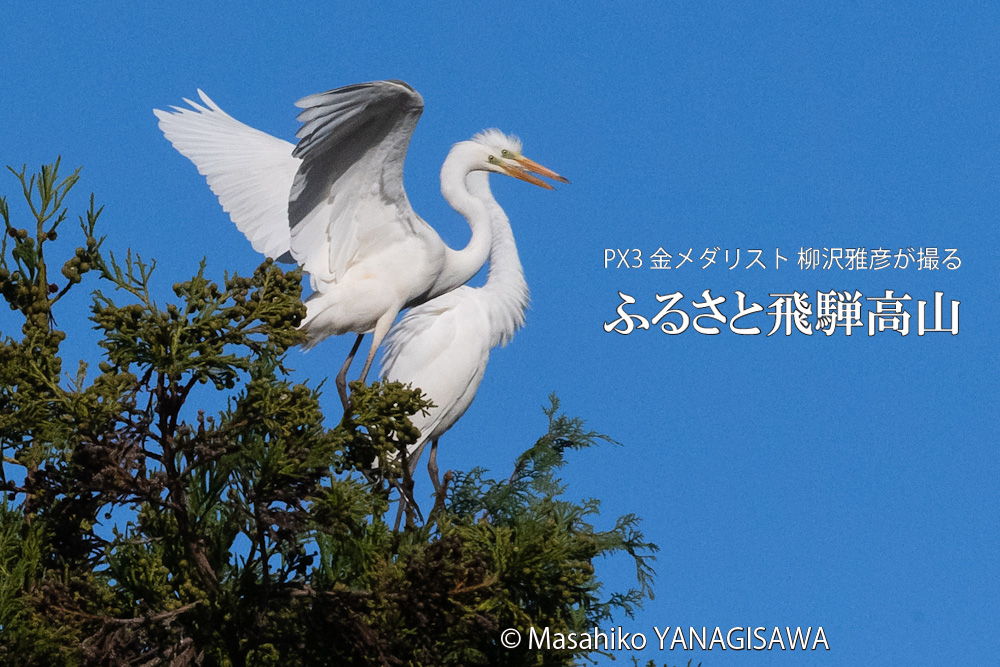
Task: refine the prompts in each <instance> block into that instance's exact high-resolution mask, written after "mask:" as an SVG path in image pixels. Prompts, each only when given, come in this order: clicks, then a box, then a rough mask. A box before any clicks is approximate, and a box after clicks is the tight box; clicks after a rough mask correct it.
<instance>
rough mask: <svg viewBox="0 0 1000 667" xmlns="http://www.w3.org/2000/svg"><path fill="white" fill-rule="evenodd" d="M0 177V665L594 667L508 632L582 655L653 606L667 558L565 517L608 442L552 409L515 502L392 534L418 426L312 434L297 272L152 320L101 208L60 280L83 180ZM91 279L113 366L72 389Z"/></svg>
mask: <svg viewBox="0 0 1000 667" xmlns="http://www.w3.org/2000/svg"><path fill="white" fill-rule="evenodd" d="M11 171H12V173H13V174H14V177H15V179H16V182H17V183H19V184H20V189H21V193H20V194H21V195H22V197H23V200H24V202H23V204H20V205H19V207H20V208H23V209H24V213H23V214H17V213H15V211H14V210H13V209H14V208H17V207H14V206H12V205H10V204H9V203H8V200H7V199H6V198H0V217H2V218H3V222H4V226H5V229H4V236H3V240H2V242H0V243H2V247H0V251H2V253H0V294H2V297H3V300H4V301H5V302H6V304H7V305H8V306H9V308H10V311H11V313H10V314H9V315H3V316H2V317H0V338H2V340H0V449H2V454H3V463H2V473H0V488H2V491H3V494H4V499H3V501H2V502H0V665H24V666H28V665H38V666H47V667H48V666H55V665H74V666H75V665H161V664H162V665H176V666H178V667H181V666H185V665H226V666H242V665H255V666H256V665H281V666H282V667H293V666H297V665H340V664H356V665H387V666H388V665H414V666H417V665H425V666H431V665H433V666H435V667H438V666H444V665H508V664H509V665H569V664H577V663H578V662H580V661H581V660H585V659H586V656H583V655H580V654H576V653H573V652H558V651H552V652H547V653H543V652H537V651H529V650H527V647H521V648H519V649H513V650H508V649H504V648H503V647H502V646H501V644H500V641H499V636H500V631H501V630H502V629H504V628H508V627H513V628H522V629H527V628H528V627H529V626H536V627H549V628H551V630H552V632H571V631H581V632H582V631H586V630H589V629H590V628H591V627H593V626H594V625H595V624H600V623H601V622H602V621H606V620H608V619H610V617H611V614H612V613H613V612H614V611H616V610H617V611H621V612H623V613H625V614H628V615H630V614H631V613H632V611H633V609H634V608H635V606H636V605H637V604H639V603H640V602H641V600H642V599H643V598H644V597H647V596H650V595H651V588H650V585H651V575H652V570H651V569H650V561H651V558H652V553H653V552H654V551H655V549H656V547H655V546H654V545H652V544H649V543H647V542H645V541H644V540H643V536H642V534H641V533H640V532H639V531H638V529H637V523H638V520H637V519H636V517H634V516H625V517H621V518H620V519H618V521H617V522H616V523H615V525H614V526H613V527H612V528H611V529H610V530H606V531H601V530H597V529H596V528H595V527H594V526H593V525H592V524H591V523H590V522H591V521H592V520H594V518H595V517H596V515H597V511H598V506H597V503H596V501H592V500H591V501H585V502H582V503H574V502H572V501H569V500H566V499H565V498H564V492H565V490H566V489H565V487H564V486H563V485H562V484H561V483H560V482H559V479H558V477H557V475H558V473H559V469H560V467H561V466H562V465H563V464H564V462H565V459H564V454H565V453H566V452H568V451H570V450H573V449H577V448H581V447H587V446H590V445H593V444H595V443H596V442H597V441H599V440H601V439H602V436H599V435H597V434H595V433H592V432H589V431H587V430H585V428H584V427H583V424H582V422H580V421H579V420H576V419H569V418H567V417H565V416H563V415H561V414H560V413H559V411H558V403H557V402H556V401H555V400H554V399H553V401H552V405H551V407H550V408H549V409H548V410H547V415H548V418H549V429H548V432H547V433H546V434H544V435H543V436H542V437H541V439H539V440H538V442H536V443H535V444H534V445H533V446H532V447H531V448H530V449H529V450H528V451H527V452H526V453H524V454H522V455H521V456H520V457H519V458H518V459H517V461H516V463H515V465H514V471H513V473H512V474H511V476H510V477H509V478H508V479H504V480H501V481H495V480H492V479H488V478H487V477H486V473H485V472H484V471H482V470H473V471H471V472H468V473H449V474H447V475H446V476H445V485H444V487H443V488H442V489H441V491H440V492H439V493H438V495H437V498H436V501H435V502H434V503H433V508H432V509H431V510H430V511H429V512H428V513H427V515H426V518H424V517H423V515H421V514H420V512H419V510H418V509H417V508H415V507H411V506H409V505H407V506H406V512H405V514H406V517H407V520H406V522H405V524H404V525H403V526H402V527H401V528H399V529H396V525H395V524H394V522H393V516H394V515H395V513H396V507H395V506H396V505H397V504H398V503H399V502H400V501H399V498H400V495H401V490H403V491H402V495H404V496H405V495H406V493H405V490H406V489H409V488H412V480H409V479H407V477H406V473H405V470H406V466H405V465H403V463H404V462H405V456H400V455H399V451H400V448H402V450H403V451H404V452H405V447H406V445H407V444H412V443H413V442H415V441H416V438H417V436H418V434H417V432H416V430H415V429H414V428H413V426H412V425H411V424H410V422H409V420H408V417H409V416H410V415H412V414H414V413H416V412H417V411H419V410H421V409H423V408H425V407H426V406H427V405H428V402H427V400H426V399H425V398H424V397H422V396H421V394H420V392H419V391H418V390H415V389H412V388H409V387H404V386H401V385H399V384H395V383H374V384H372V385H370V386H367V387H364V386H360V385H355V386H354V387H353V392H354V393H353V398H352V410H351V411H350V412H349V414H347V415H345V416H344V418H343V420H341V422H340V423H339V424H337V425H335V426H334V427H332V428H331V427H329V426H328V425H327V421H328V420H325V419H324V415H323V414H322V412H321V409H320V402H319V393H318V390H317V388H316V387H314V386H309V385H307V384H302V383H296V382H294V381H293V380H292V379H291V377H290V375H289V372H288V370H287V369H286V366H285V363H286V359H285V354H286V352H287V350H288V349H289V348H290V347H291V346H293V345H295V344H296V343H298V342H300V341H301V333H300V332H299V331H298V330H297V326H298V324H299V322H300V321H301V319H302V317H303V315H304V311H305V309H304V307H303V305H302V302H301V298H300V297H301V286H300V278H301V275H300V273H299V272H298V271H290V272H285V271H282V270H281V269H280V268H279V267H278V266H276V265H275V264H273V263H272V262H271V261H270V260H268V261H266V262H264V263H263V264H262V265H261V266H260V267H258V268H257V269H256V271H254V273H253V275H252V276H249V277H242V276H237V275H226V276H225V278H224V280H222V281H221V283H216V282H213V281H212V280H210V279H209V278H207V277H206V276H205V266H204V264H203V265H202V267H201V270H199V271H198V273H197V275H195V276H194V277H193V278H191V279H190V280H187V281H185V282H182V283H177V284H175V285H174V286H173V298H172V303H168V304H165V305H164V304H161V303H158V302H157V300H156V299H154V298H153V296H151V293H152V292H153V291H154V290H153V289H152V283H151V281H152V276H153V268H154V264H153V263H152V262H146V261H144V260H142V259H141V258H140V257H138V256H134V255H132V254H131V253H128V254H127V255H126V256H125V257H124V258H115V257H114V256H113V255H112V254H110V253H106V252H105V251H103V250H102V245H103V243H104V239H103V238H100V237H98V236H97V235H96V234H97V232H96V227H97V222H98V219H99V217H100V214H101V209H100V208H96V207H95V205H94V198H93V196H91V198H90V204H89V207H87V208H86V209H85V210H84V212H83V215H81V216H80V218H79V231H77V232H76V234H77V235H78V238H79V239H80V243H81V245H80V246H79V247H78V248H76V249H75V252H74V253H73V254H72V255H71V256H70V257H69V258H68V259H66V260H65V261H64V262H63V264H62V267H61V272H56V273H53V271H52V267H53V266H57V265H58V264H53V261H54V259H53V256H54V255H56V254H57V251H58V250H60V249H62V248H65V247H66V241H65V240H63V241H62V242H60V243H59V244H55V243H54V242H55V241H56V240H57V238H59V236H60V235H61V234H63V233H64V232H65V233H66V234H67V236H69V235H70V234H72V233H73V230H72V227H73V226H72V225H71V224H65V223H66V222H67V218H68V217H69V216H68V214H67V209H68V205H67V204H65V203H64V201H65V199H66V197H67V196H68V194H69V192H70V190H71V189H72V188H73V186H74V184H75V183H76V182H77V180H78V171H77V172H74V173H73V174H70V175H69V176H65V177H61V176H60V175H59V163H58V162H56V163H55V164H52V165H48V166H46V167H43V168H42V170H41V171H40V172H39V173H38V174H34V175H29V174H28V173H27V172H26V170H25V169H21V170H20V171H16V170H11ZM20 198H21V197H19V199H20ZM24 220H27V221H28V222H29V223H30V224H27V225H25V226H20V225H23V224H24V222H23V221H24ZM63 227H68V228H69V231H67V230H64V229H63ZM88 274H90V275H88ZM84 279H86V280H87V282H88V285H89V286H90V288H91V289H94V290H96V291H94V293H93V304H92V307H91V319H92V321H93V325H94V326H95V328H96V329H97V330H98V332H99V334H100V343H99V345H100V347H101V348H102V349H101V350H97V351H94V353H93V358H94V359H96V358H101V359H102V361H100V363H99V364H98V368H97V372H96V373H94V372H92V371H91V369H89V368H88V367H87V365H86V364H84V363H82V362H81V363H80V364H79V366H78V367H77V368H76V369H74V371H73V372H72V373H69V372H67V369H66V368H64V365H63V359H62V357H61V352H60V347H61V346H62V344H63V342H64V340H65V338H66V335H67V334H66V332H64V331H62V330H60V329H59V328H58V327H57V322H58V321H59V318H58V317H57V310H58V309H59V303H60V300H62V298H63V297H64V296H65V295H66V294H67V293H69V292H70V291H71V290H73V289H75V288H76V287H77V285H79V284H80V283H81V282H82V281H83V280H84ZM321 379H322V378H320V380H321ZM213 392H215V393H217V396H212V393H213ZM209 399H210V400H209ZM195 402H202V403H207V404H208V405H211V406H216V407H214V408H212V409H208V408H204V407H203V408H202V409H199V406H198V405H194V404H193V403H195ZM218 406H225V407H223V408H222V409H219V407H218ZM376 458H377V459H378V460H379V461H380V465H379V466H378V467H377V468H375V469H372V467H371V462H372V461H373V460H375V459H376ZM404 505H406V504H405V503H404ZM616 552H621V553H625V554H628V555H629V556H631V558H632V560H634V564H635V567H636V576H637V580H636V582H637V583H636V588H635V589H633V590H630V591H626V592H618V593H605V592H604V591H602V588H601V585H600V583H599V581H598V580H597V578H596V576H595V571H594V562H595V560H596V559H598V558H599V557H601V556H607V555H610V554H613V553H616Z"/></svg>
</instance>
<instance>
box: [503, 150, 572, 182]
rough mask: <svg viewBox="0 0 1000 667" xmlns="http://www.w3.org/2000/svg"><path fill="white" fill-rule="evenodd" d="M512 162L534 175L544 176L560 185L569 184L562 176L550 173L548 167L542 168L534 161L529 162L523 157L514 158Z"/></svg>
mask: <svg viewBox="0 0 1000 667" xmlns="http://www.w3.org/2000/svg"><path fill="white" fill-rule="evenodd" d="M514 161H515V162H517V163H518V164H519V165H521V166H522V167H524V168H525V169H527V170H528V171H530V172H534V173H536V174H539V175H541V176H544V177H545V178H551V179H552V180H554V181H559V182H560V183H569V179H566V178H563V177H562V176H560V175H559V174H557V173H556V172H554V171H552V170H551V169H549V168H548V167H543V166H542V165H540V164H538V163H537V162H535V161H534V160H529V159H528V158H526V157H524V156H523V155H522V156H521V157H516V158H514Z"/></svg>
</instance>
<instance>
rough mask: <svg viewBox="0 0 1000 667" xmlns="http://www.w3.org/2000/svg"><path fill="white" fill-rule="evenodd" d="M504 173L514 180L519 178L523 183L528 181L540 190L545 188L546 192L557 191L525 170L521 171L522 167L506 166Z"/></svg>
mask: <svg viewBox="0 0 1000 667" xmlns="http://www.w3.org/2000/svg"><path fill="white" fill-rule="evenodd" d="M504 173H506V174H507V175H508V176H513V177H514V178H519V179H521V180H522V181H527V182H528V183H532V184H534V185H537V186H538V187H540V188H545V189H546V190H555V188H554V187H552V186H551V185H549V184H548V183H546V182H545V181H543V180H542V179H540V178H536V177H534V176H532V175H531V174H529V173H528V172H527V171H525V170H524V169H521V167H519V166H515V165H513V164H507V165H504Z"/></svg>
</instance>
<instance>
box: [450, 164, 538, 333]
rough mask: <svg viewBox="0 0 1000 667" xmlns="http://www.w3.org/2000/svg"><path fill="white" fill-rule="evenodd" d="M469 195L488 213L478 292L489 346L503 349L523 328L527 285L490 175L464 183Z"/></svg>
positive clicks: (478, 173)
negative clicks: (486, 260)
mask: <svg viewBox="0 0 1000 667" xmlns="http://www.w3.org/2000/svg"><path fill="white" fill-rule="evenodd" d="M465 182H466V185H467V186H468V189H469V192H470V193H471V194H472V195H473V196H475V197H476V198H477V199H479V200H480V201H482V202H483V204H484V205H485V206H486V209H487V211H489V218H490V227H491V230H492V237H493V238H492V243H491V245H490V270H489V273H488V274H487V276H486V284H484V285H483V286H482V287H481V288H479V289H480V290H481V293H482V295H483V297H484V299H483V302H484V303H485V304H486V307H487V311H488V312H489V316H490V335H491V337H492V340H491V341H490V346H491V347H492V346H496V345H506V344H507V343H508V341H510V339H511V337H512V336H513V335H514V332H515V331H517V330H518V329H520V328H521V327H522V326H524V311H525V310H527V308H528V299H529V297H528V283H527V282H525V280H524V270H523V269H522V267H521V259H520V258H519V257H518V255H517V245H516V244H515V243H514V232H513V231H512V230H511V228H510V220H509V219H508V218H507V214H506V213H504V211H503V209H502V208H501V207H500V204H498V203H497V201H496V199H494V198H493V193H492V192H491V191H490V179H489V172H485V171H474V172H471V173H470V174H469V175H468V176H467V177H466V179H465Z"/></svg>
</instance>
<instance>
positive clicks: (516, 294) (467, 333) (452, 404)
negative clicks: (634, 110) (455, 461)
mask: <svg viewBox="0 0 1000 667" xmlns="http://www.w3.org/2000/svg"><path fill="white" fill-rule="evenodd" d="M473 140H474V141H479V142H481V143H483V144H486V145H488V146H491V147H492V151H493V154H494V155H500V156H501V158H500V159H501V160H516V159H517V158H518V156H520V154H521V143H520V141H518V140H517V139H516V138H514V137H508V136H505V135H504V134H503V133H502V132H499V131H497V130H488V131H486V132H481V133H479V134H477V135H476V136H475V137H474V139H473ZM560 180H565V179H561V178H560ZM465 182H466V186H467V187H468V190H469V192H470V194H472V195H473V196H474V197H476V198H477V199H479V201H481V202H482V203H483V204H484V205H485V206H486V210H487V211H488V212H489V217H490V225H491V230H492V243H491V245H490V256H489V262H490V269H489V274H488V275H487V278H486V283H485V284H484V285H483V286H482V287H478V288H475V287H469V286H468V285H463V286H462V287H459V288H457V289H455V290H452V291H451V292H448V293H447V294H444V295H442V296H439V297H437V298H435V299H431V300H430V301H427V302H426V303H423V304H421V305H419V306H417V307H415V308H411V309H410V310H409V311H408V312H407V313H406V315H405V316H404V317H403V318H402V319H401V320H400V321H399V322H398V323H396V325H395V326H393V327H392V329H391V330H390V331H389V335H388V336H387V337H386V340H385V346H384V352H383V355H382V359H381V365H382V374H383V375H384V376H385V377H386V378H387V379H389V380H398V381H400V382H404V383H412V384H413V386H414V387H420V388H421V389H422V390H423V391H424V393H425V394H426V395H427V396H428V398H430V399H431V401H432V402H433V403H434V407H433V408H430V409H429V410H428V411H427V412H426V413H418V414H416V415H414V416H413V417H411V421H412V422H413V424H414V426H416V427H417V428H418V429H419V430H420V439H419V440H418V441H417V442H416V443H415V444H414V445H413V446H412V447H411V449H410V452H409V456H408V462H409V466H410V473H411V474H412V473H413V471H414V470H415V469H416V465H417V461H418V460H419V459H420V455H421V453H422V452H423V450H424V448H425V447H426V446H427V444H428V443H430V444H431V453H430V457H429V461H428V470H429V471H430V473H431V480H432V481H433V482H434V485H435V487H437V486H438V481H437V464H436V455H437V442H438V438H440V437H441V435H442V434H444V433H445V431H447V430H448V429H450V428H451V427H452V426H454V424H455V422H457V421H458V420H459V418H461V416H462V415H463V414H464V413H465V411H466V410H467V409H468V407H469V405H471V404H472V400H473V398H475V395H476V390H478V389H479V383H480V382H481V381H482V379H483V373H484V372H485V370H486V363H487V362H488V361H489V357H490V350H491V349H493V348H494V347H496V346H497V345H505V344H506V343H507V342H508V341H509V340H510V339H511V337H512V336H513V335H514V332H515V331H517V330H518V329H520V328H521V326H523V324H524V311H525V309H526V308H527V307H528V285H527V283H526V282H525V280H524V272H523V271H522V269H521V262H520V260H519V258H518V255H517V246H516V245H515V244H514V235H513V232H512V231H511V228H510V221H509V220H508V219H507V215H506V214H505V213H504V211H503V209H502V208H500V205H499V204H498V203H497V202H496V200H495V199H494V198H493V194H492V192H491V191H490V183H489V172H487V171H475V172H472V173H470V174H469V175H467V176H466V178H465Z"/></svg>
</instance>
